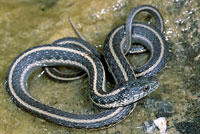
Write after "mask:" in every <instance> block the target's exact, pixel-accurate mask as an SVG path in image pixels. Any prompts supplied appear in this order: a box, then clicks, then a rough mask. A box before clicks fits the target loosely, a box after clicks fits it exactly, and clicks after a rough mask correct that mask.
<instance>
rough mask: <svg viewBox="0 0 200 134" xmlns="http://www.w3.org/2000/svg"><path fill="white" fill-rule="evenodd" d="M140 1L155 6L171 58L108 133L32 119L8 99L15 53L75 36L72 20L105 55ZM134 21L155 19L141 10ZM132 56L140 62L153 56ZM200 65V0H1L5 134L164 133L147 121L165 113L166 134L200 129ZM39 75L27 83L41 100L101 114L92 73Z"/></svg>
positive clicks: (0, 101) (0, 116)
mask: <svg viewBox="0 0 200 134" xmlns="http://www.w3.org/2000/svg"><path fill="white" fill-rule="evenodd" d="M142 4H149V5H152V6H155V7H156V8H157V9H158V10H159V11H160V12H161V14H162V16H163V18H164V26H165V29H164V35H165V37H166V40H167V42H168V45H169V51H170V52H169V59H168V63H167V65H166V67H165V68H164V70H163V71H162V72H161V73H159V74H158V75H156V77H157V78H158V79H159V82H160V86H159V88H158V89H157V90H156V91H155V92H154V93H152V94H150V95H149V96H147V97H145V98H144V99H142V100H140V101H139V102H138V104H137V107H136V108H135V109H134V111H133V112H132V113H131V114H130V115H129V116H128V117H127V118H126V119H125V120H124V121H122V122H120V123H119V124H117V125H115V126H113V127H111V128H106V129H103V130H75V129H69V128H66V127H62V126H58V125H55V124H53V123H49V122H46V121H45V120H42V119H40V118H37V117H34V116H32V115H31V114H29V113H27V112H25V111H22V110H21V109H20V108H18V107H17V106H16V105H15V104H14V103H13V102H12V101H11V99H10V97H9V95H8V94H7V92H6V89H5V86H4V83H5V77H6V73H7V71H8V68H9V66H10V64H11V63H12V61H13V60H14V58H15V57H16V56H18V55H19V54H20V53H22V52H23V51H24V50H26V49H28V48H30V47H33V46H37V45H41V44H49V43H52V42H53V41H55V40H57V39H60V38H63V37H69V36H71V37H77V35H76V34H75V33H74V31H73V29H72V27H71V26H70V24H69V22H68V17H71V19H72V20H73V22H74V23H75V25H76V26H77V28H78V30H79V31H80V32H81V33H82V34H83V35H84V37H85V38H86V40H87V41H88V42H90V43H91V44H93V45H94V46H95V47H96V48H97V49H98V50H99V51H102V52H103V43H104V40H105V38H106V35H107V34H108V33H109V31H111V30H112V29H113V28H115V27H116V26H118V25H120V24H123V23H125V21H126V18H127V16H128V14H129V12H130V11H131V10H132V9H133V8H135V7H137V6H139V5H142ZM136 21H142V22H147V23H149V24H152V25H153V24H154V20H153V19H152V17H151V15H149V14H147V13H141V14H140V15H138V16H137V17H136ZM128 58H129V60H130V61H131V64H132V65H134V67H137V66H140V65H141V63H142V64H143V63H144V62H145V60H147V59H148V55H147V54H140V55H129V56H128ZM199 64H200V1H199V0H170V1H166V0H160V1H154V0H143V1H140V0H106V1H100V0H93V1H92V0H84V1H83V0H76V1H74V0H67V1H64V0H15V1H5V0H0V134H27V133H29V134H146V133H151V134H159V130H158V129H157V128H154V129H152V130H151V131H149V132H147V131H148V125H147V124H150V126H151V123H152V122H153V120H155V119H157V118H159V117H165V119H166V121H167V133H168V134H200V75H199V74H200V65H199ZM40 74H41V70H37V71H36V72H34V73H33V74H32V75H31V77H30V78H29V81H28V87H29V92H30V94H31V95H32V96H34V97H35V98H36V99H38V100H39V101H41V102H43V103H45V104H47V105H51V106H53V107H56V108H59V109H62V110H65V111H68V112H73V113H78V114H94V113H98V112H99V111H100V110H99V108H96V107H95V106H94V105H93V104H92V102H91V100H90V99H89V95H88V86H89V83H88V78H87V77H84V78H82V79H80V80H76V81H73V82H68V83H59V82H55V81H52V80H50V79H48V78H47V77H46V76H45V75H40ZM39 76H40V77H39ZM109 85H112V83H108V86H109Z"/></svg>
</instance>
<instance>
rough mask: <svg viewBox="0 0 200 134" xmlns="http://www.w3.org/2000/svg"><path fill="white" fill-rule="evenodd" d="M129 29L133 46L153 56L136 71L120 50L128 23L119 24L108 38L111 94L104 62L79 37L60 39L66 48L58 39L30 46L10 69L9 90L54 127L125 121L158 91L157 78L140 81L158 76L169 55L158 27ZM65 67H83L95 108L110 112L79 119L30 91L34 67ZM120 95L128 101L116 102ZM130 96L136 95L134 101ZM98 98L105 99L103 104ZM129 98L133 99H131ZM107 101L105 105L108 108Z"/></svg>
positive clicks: (24, 106)
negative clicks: (138, 103)
mask: <svg viewBox="0 0 200 134" xmlns="http://www.w3.org/2000/svg"><path fill="white" fill-rule="evenodd" d="M131 27H132V29H133V30H132V31H131V32H132V35H133V36H131V37H132V38H131V40H132V42H137V43H141V44H143V45H145V46H146V47H147V48H148V49H149V50H150V52H151V58H150V60H149V61H148V62H147V63H146V64H145V65H144V66H142V67H141V68H138V69H136V70H135V73H134V71H133V69H132V68H131V66H130V65H129V62H128V61H127V59H126V58H125V55H124V52H123V50H122V47H123V46H122V45H123V43H124V40H125V39H126V37H125V34H124V33H125V25H120V26H119V27H117V28H115V29H114V30H112V32H111V33H110V34H109V35H108V37H107V39H106V42H105V47H104V49H105V58H106V62H107V63H108V65H109V68H110V71H111V72H112V74H113V77H114V78H115V82H116V84H117V85H118V86H117V88H115V89H114V90H113V91H111V92H109V93H107V92H106V88H105V81H106V80H105V72H104V68H103V65H102V63H101V62H100V60H99V59H98V58H97V57H96V56H94V54H91V53H90V52H88V51H86V50H85V49H84V48H83V47H82V46H85V45H84V44H88V43H87V42H86V41H84V40H82V39H78V38H65V39H63V40H62V41H61V42H63V41H65V43H62V45H60V44H58V42H59V41H58V42H57V43H52V44H49V45H41V46H37V47H33V48H30V49H28V50H26V51H24V52H23V53H22V54H20V55H19V56H18V57H17V58H16V59H15V60H14V61H13V63H12V64H11V66H10V68H9V70H8V73H7V78H6V89H7V92H8V93H9V95H10V96H11V98H12V100H13V102H14V103H15V104H16V105H17V106H19V107H20V108H22V109H24V110H26V111H29V112H30V113H32V114H34V115H37V116H39V117H40V118H43V119H46V120H48V121H51V122H53V123H55V124H59V125H63V126H67V127H72V128H87V129H95V128H101V127H106V126H110V125H112V124H115V123H117V122H119V121H121V120H122V119H124V118H125V117H126V116H127V115H128V114H130V113H131V111H132V110H133V109H134V107H135V105H136V103H133V102H135V101H137V99H140V98H142V97H144V96H145V95H147V94H149V93H150V92H152V91H153V90H155V89H156V88H157V87H158V82H157V80H156V79H154V78H152V77H146V78H145V77H141V78H137V79H136V77H138V76H146V75H148V76H152V75H154V74H156V73H158V72H159V71H160V70H161V69H162V68H163V67H164V65H165V63H166V61H167V56H168V47H167V44H166V41H165V39H164V37H163V35H162V33H161V32H160V31H159V30H158V29H156V28H154V27H152V26H149V25H145V24H142V23H133V24H132V25H131ZM118 48H120V49H118ZM67 65H71V66H76V67H79V68H81V69H83V70H85V71H86V72H87V73H88V75H89V80H90V96H91V99H92V100H93V102H94V103H95V104H96V105H98V106H102V107H112V108H111V109H106V110H105V111H103V112H101V113H98V114H95V115H77V114H73V113H68V112H65V111H62V110H59V109H56V108H53V107H50V106H48V105H45V104H42V103H41V102H38V101H37V100H36V99H34V98H33V97H32V96H31V95H30V94H29V93H28V91H27V80H28V77H29V75H30V74H31V73H32V72H33V71H34V70H35V69H37V68H40V67H44V66H67ZM125 81H126V82H125ZM135 93H137V94H135ZM118 94H121V95H118ZM117 95H118V97H119V98H120V101H122V100H121V99H123V98H124V97H125V100H124V101H125V103H123V104H119V103H120V102H119V101H114V102H112V101H113V99H114V100H115V97H117ZM132 95H135V96H134V97H132ZM100 96H101V98H104V99H105V100H102V99H101V98H100ZM107 96H109V97H107ZM128 96H130V97H131V98H127V97H128ZM110 98H111V99H110ZM112 98H113V99H112ZM119 98H118V99H119ZM131 101H132V102H131ZM105 102H106V104H104V103H105ZM118 106H121V107H118ZM113 107H116V108H113Z"/></svg>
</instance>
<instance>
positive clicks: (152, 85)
mask: <svg viewBox="0 0 200 134" xmlns="http://www.w3.org/2000/svg"><path fill="white" fill-rule="evenodd" d="M158 86H159V82H158V80H157V79H156V78H154V77H141V78H138V79H134V80H130V81H128V82H127V88H129V94H130V96H129V101H130V102H131V101H132V102H136V101H138V100H139V99H141V98H143V97H145V96H146V95H148V94H150V93H152V92H153V91H155V90H156V89H157V88H158Z"/></svg>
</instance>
